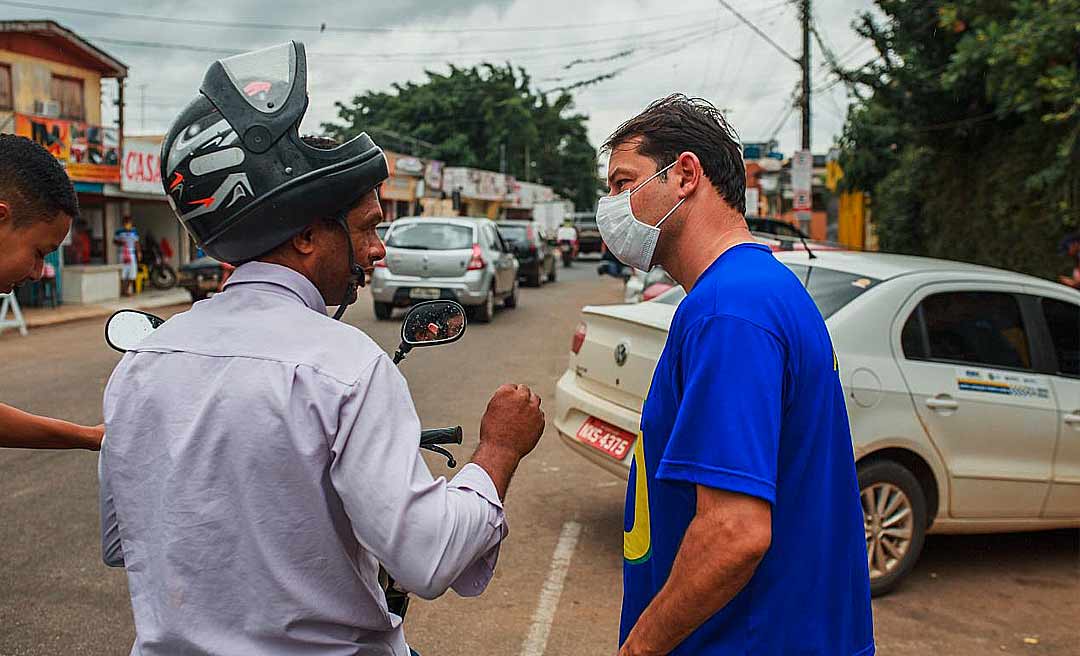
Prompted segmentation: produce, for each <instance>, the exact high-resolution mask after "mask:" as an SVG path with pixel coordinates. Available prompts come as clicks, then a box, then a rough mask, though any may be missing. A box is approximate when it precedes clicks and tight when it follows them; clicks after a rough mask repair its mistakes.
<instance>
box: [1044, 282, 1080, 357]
mask: <svg viewBox="0 0 1080 656" xmlns="http://www.w3.org/2000/svg"><path fill="white" fill-rule="evenodd" d="M1042 311H1043V317H1045V318H1046V325H1047V327H1048V328H1049V329H1050V339H1051V341H1052V342H1053V343H1054V353H1055V354H1057V373H1059V374H1062V375H1064V376H1080V305H1076V304H1074V303H1068V302H1066V301H1059V300H1057V299H1053V298H1044V299H1042Z"/></svg>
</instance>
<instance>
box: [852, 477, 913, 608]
mask: <svg viewBox="0 0 1080 656" xmlns="http://www.w3.org/2000/svg"><path fill="white" fill-rule="evenodd" d="M858 476H859V498H860V503H861V506H862V511H863V529H864V532H865V534H866V549H867V553H866V555H867V562H868V563H869V565H870V595H871V596H873V597H879V596H881V595H884V594H888V593H889V592H891V591H892V590H894V589H895V588H896V586H897V585H899V584H900V581H902V580H903V579H904V577H906V576H907V575H908V574H909V573H910V572H911V570H912V568H913V567H915V563H916V562H917V561H918V560H919V554H920V553H922V549H923V544H924V542H925V540H926V528H927V509H926V493H925V492H923V489H922V486H921V485H920V484H919V481H918V479H917V478H915V475H914V474H912V473H911V471H910V470H909V469H908V468H907V467H904V466H903V465H901V464H899V463H896V462H893V461H891V460H877V461H872V462H869V463H866V464H865V465H860V466H859V467H858ZM897 495H899V496H897ZM883 511H884V512H883ZM883 515H884V516H883ZM886 531H888V533H886ZM871 552H873V553H871Z"/></svg>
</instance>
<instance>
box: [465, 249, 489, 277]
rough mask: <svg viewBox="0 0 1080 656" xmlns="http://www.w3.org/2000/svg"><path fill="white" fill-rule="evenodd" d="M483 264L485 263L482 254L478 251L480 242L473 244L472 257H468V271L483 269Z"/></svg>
mask: <svg viewBox="0 0 1080 656" xmlns="http://www.w3.org/2000/svg"><path fill="white" fill-rule="evenodd" d="M485 266H487V265H486V264H484V254H483V253H482V252H481V251H480V244H473V245H472V257H471V258H470V259H469V271H476V270H477V269H483V268H484V267H485Z"/></svg>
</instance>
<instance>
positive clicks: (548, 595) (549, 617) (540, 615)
mask: <svg viewBox="0 0 1080 656" xmlns="http://www.w3.org/2000/svg"><path fill="white" fill-rule="evenodd" d="M579 537H581V524H578V523H577V522H566V523H565V524H563V528H562V533H561V534H560V535H559V543H558V544H557V545H555V555H554V556H552V558H551V570H550V571H549V572H548V577H547V581H545V582H544V589H543V590H542V591H541V592H540V603H539V604H537V606H536V612H534V613H533V621H532V626H531V627H529V635H528V637H526V638H525V644H523V645H522V647H521V656H543V654H544V650H545V649H547V641H548V635H549V634H550V633H551V624H552V622H554V621H555V611H556V610H558V608H559V597H561V596H562V591H563V583H564V582H565V581H566V573H567V571H569V569H570V558H571V556H573V555H574V548H575V547H577V542H578V538H579Z"/></svg>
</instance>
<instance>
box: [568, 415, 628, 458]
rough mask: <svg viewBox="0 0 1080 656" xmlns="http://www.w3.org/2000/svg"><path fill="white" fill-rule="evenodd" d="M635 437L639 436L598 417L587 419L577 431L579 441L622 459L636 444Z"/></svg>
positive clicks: (612, 456)
mask: <svg viewBox="0 0 1080 656" xmlns="http://www.w3.org/2000/svg"><path fill="white" fill-rule="evenodd" d="M635 439H637V436H635V435H634V434H632V433H628V432H626V431H624V430H623V429H621V428H617V427H615V426H612V425H611V424H609V423H607V422H606V421H600V420H599V419H597V418H596V417H589V418H588V419H586V420H585V423H584V424H582V425H581V428H579V429H578V432H577V441H578V442H581V443H582V444H588V445H589V446H591V447H592V448H594V449H596V450H597V451H600V452H601V453H603V454H604V455H607V456H609V457H611V458H614V459H616V460H622V459H623V458H625V457H626V454H627V453H629V452H630V448H631V447H632V446H634V440H635Z"/></svg>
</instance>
